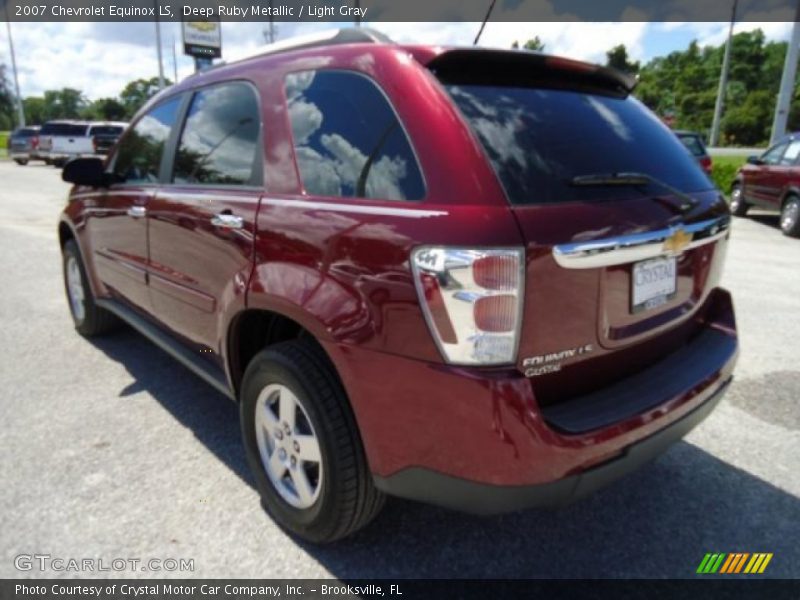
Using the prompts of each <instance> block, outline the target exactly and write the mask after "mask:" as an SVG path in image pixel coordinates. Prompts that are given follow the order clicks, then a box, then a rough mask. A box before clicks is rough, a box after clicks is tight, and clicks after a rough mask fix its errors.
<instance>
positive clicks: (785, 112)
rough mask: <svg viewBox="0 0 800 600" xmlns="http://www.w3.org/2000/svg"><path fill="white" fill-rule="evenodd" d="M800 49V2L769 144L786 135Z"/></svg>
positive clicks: (787, 50) (790, 39)
mask: <svg viewBox="0 0 800 600" xmlns="http://www.w3.org/2000/svg"><path fill="white" fill-rule="evenodd" d="M798 48H800V0H798V2H797V12H796V13H795V16H794V24H793V26H792V35H791V37H790V38H789V45H788V47H787V48H786V60H785V61H784V63H783V75H782V76H781V88H780V91H779V92H778V100H777V101H776V103H775V119H774V120H773V121H772V137H771V138H770V144H774V143H775V142H777V141H778V140H779V139H780V138H782V137H783V136H784V135H786V123H787V121H788V120H789V110H790V109H791V107H792V96H794V93H793V92H794V82H795V77H796V75H797V55H798Z"/></svg>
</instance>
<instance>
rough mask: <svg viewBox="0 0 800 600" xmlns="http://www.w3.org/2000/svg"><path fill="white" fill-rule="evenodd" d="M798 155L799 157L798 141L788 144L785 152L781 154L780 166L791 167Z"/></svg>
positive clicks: (799, 144)
mask: <svg viewBox="0 0 800 600" xmlns="http://www.w3.org/2000/svg"><path fill="white" fill-rule="evenodd" d="M798 155H800V140H794V141H792V142H790V143H789V146H788V147H787V148H786V152H784V153H783V157H782V158H781V160H780V164H781V165H783V166H790V165H793V164H795V163H796V162H797V157H798Z"/></svg>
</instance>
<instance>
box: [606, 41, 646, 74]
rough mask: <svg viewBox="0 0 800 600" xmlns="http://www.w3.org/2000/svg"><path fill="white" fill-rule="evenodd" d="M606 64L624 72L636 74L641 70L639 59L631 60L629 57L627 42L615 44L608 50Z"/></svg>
mask: <svg viewBox="0 0 800 600" xmlns="http://www.w3.org/2000/svg"><path fill="white" fill-rule="evenodd" d="M606 58H607V61H606V65H608V66H609V67H611V68H613V69H617V70H618V71H622V72H624V73H630V74H632V75H635V74H636V73H638V72H639V69H640V65H639V61H631V60H630V59H629V58H628V49H627V48H626V47H625V44H619V45H618V46H614V47H613V48H612V49H611V50H609V51H608V52H606Z"/></svg>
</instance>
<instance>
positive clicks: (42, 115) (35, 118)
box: [22, 96, 49, 125]
mask: <svg viewBox="0 0 800 600" xmlns="http://www.w3.org/2000/svg"><path fill="white" fill-rule="evenodd" d="M22 106H23V107H24V109H25V118H26V119H27V120H28V122H29V123H30V124H31V125H41V124H42V123H44V122H45V121H47V120H48V119H49V116H48V114H47V107H46V106H45V103H44V98H42V97H39V96H28V97H27V98H24V99H23V100H22Z"/></svg>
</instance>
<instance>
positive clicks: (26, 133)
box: [12, 129, 39, 138]
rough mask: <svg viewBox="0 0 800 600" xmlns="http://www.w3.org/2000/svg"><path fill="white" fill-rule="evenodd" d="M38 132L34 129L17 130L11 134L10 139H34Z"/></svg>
mask: <svg viewBox="0 0 800 600" xmlns="http://www.w3.org/2000/svg"><path fill="white" fill-rule="evenodd" d="M38 133H39V132H38V131H37V130H36V129H17V130H16V131H15V132H14V133H13V134H12V137H16V138H29V137H34V136H36V135H37V134H38Z"/></svg>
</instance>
